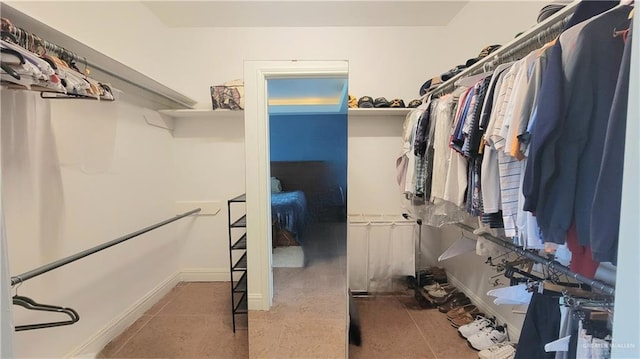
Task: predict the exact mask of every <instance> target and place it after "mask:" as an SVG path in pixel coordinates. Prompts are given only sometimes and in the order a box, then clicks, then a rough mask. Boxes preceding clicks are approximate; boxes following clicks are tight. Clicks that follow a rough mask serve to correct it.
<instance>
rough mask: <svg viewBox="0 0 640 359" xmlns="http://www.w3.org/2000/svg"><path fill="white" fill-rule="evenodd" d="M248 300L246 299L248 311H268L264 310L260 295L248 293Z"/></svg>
mask: <svg viewBox="0 0 640 359" xmlns="http://www.w3.org/2000/svg"><path fill="white" fill-rule="evenodd" d="M248 295H249V298H247V308H249V310H269V308H265V307H264V306H265V305H264V304H265V303H264V301H263V299H262V294H260V293H258V294H256V293H249V294H248Z"/></svg>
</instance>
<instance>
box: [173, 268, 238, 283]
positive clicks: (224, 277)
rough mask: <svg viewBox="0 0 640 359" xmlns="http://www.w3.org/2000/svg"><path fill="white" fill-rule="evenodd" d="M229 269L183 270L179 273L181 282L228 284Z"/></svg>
mask: <svg viewBox="0 0 640 359" xmlns="http://www.w3.org/2000/svg"><path fill="white" fill-rule="evenodd" d="M229 279H230V277H229V268H185V269H183V270H181V271H180V280H181V281H182V282H228V281H229Z"/></svg>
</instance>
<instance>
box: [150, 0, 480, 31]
mask: <svg viewBox="0 0 640 359" xmlns="http://www.w3.org/2000/svg"><path fill="white" fill-rule="evenodd" d="M467 2H468V1H429V0H426V1H425V0H414V1H357V0H356V1H243V0H236V1H215V0H214V1H144V2H142V3H143V4H144V5H145V6H146V7H147V8H148V9H149V10H150V11H151V12H152V13H153V14H155V16H157V17H158V19H160V21H162V23H164V24H165V25H166V26H167V27H322V26H445V25H447V24H448V23H449V21H451V19H453V18H454V17H455V16H456V14H458V12H459V11H460V10H461V9H462V8H463V7H464V6H465V5H466V4H467Z"/></svg>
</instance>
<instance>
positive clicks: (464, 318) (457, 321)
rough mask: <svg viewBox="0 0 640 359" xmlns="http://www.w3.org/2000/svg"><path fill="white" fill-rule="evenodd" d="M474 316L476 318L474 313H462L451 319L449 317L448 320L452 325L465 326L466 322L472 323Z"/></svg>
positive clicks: (455, 326) (456, 326)
mask: <svg viewBox="0 0 640 359" xmlns="http://www.w3.org/2000/svg"><path fill="white" fill-rule="evenodd" d="M475 318H476V315H474V314H469V313H464V314H462V315H460V316H457V317H455V318H453V319H449V322H450V323H451V326H452V327H454V328H460V327H462V326H465V325H467V324H471V323H473V321H474V320H475ZM447 319H448V318H447ZM465 339H466V338H465Z"/></svg>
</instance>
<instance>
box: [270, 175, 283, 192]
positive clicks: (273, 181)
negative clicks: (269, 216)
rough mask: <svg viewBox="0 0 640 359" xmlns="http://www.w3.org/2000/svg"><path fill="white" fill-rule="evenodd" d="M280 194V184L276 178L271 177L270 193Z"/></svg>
mask: <svg viewBox="0 0 640 359" xmlns="http://www.w3.org/2000/svg"><path fill="white" fill-rule="evenodd" d="M279 192H282V183H280V180H279V179H278V178H277V177H271V193H279Z"/></svg>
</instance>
